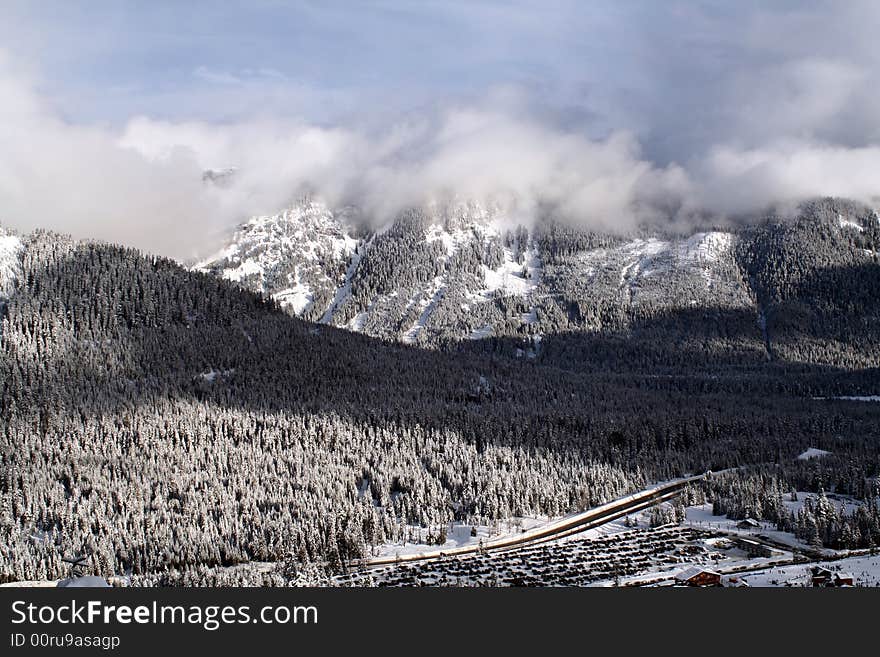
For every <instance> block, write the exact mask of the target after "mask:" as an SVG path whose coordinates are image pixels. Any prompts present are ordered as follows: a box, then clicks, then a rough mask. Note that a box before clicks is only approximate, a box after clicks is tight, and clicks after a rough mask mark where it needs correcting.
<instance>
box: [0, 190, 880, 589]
mask: <svg viewBox="0 0 880 657" xmlns="http://www.w3.org/2000/svg"><path fill="white" fill-rule="evenodd" d="M829 203H837V201H829ZM820 209H821V207H820ZM836 209H837V206H832V207H831V210H828V209H827V208H826V210H825V211H822V212H821V213H820V215H821V216H818V217H813V218H812V219H811V218H810V217H806V218H804V220H803V225H800V223H798V222H795V223H791V222H781V221H779V222H772V221H771V222H767V223H765V224H763V225H761V226H756V227H754V228H750V229H748V231H752V232H746V233H744V235H746V234H747V235H751V237H749V238H748V241H746V240H745V239H744V238H741V239H740V242H739V243H738V246H737V247H736V249H737V250H736V252H735V261H732V262H731V263H730V264H729V265H725V266H730V267H735V271H736V272H737V275H738V276H741V277H742V280H743V281H744V284H747V285H748V290H750V291H751V292H750V294H754V297H755V299H756V303H758V304H760V307H761V308H762V309H763V311H762V312H764V314H765V318H764V320H765V323H764V326H765V327H768V331H767V333H769V352H768V349H767V343H766V336H765V335H764V328H763V327H762V325H761V324H760V323H759V321H758V320H759V319H760V318H759V317H757V316H756V313H754V312H750V311H749V310H748V308H747V307H744V306H742V304H740V303H739V301H736V300H735V299H734V301H732V302H731V303H729V304H728V303H718V304H716V305H715V306H707V305H700V306H696V307H692V308H686V309H682V308H669V307H668V306H666V305H664V304H662V303H658V304H656V305H653V304H644V305H638V306H632V305H630V306H628V307H627V309H626V310H625V311H622V312H624V314H623V315H613V316H612V315H609V314H608V313H612V314H613V313H617V312H619V311H617V310H614V309H609V310H608V311H607V312H605V311H603V312H605V314H604V315H602V314H601V313H600V314H598V315H591V316H592V317H594V318H599V320H598V321H594V320H590V321H589V322H581V320H578V319H577V318H578V317H584V316H586V315H587V314H590V313H593V312H594V311H595V307H594V306H591V305H590V303H589V300H588V299H587V298H586V297H581V298H580V301H579V303H580V307H581V309H580V310H578V309H577V306H574V305H572V304H571V303H569V302H568V301H559V299H558V298H554V300H553V301H552V303H553V304H554V307H555V308H556V311H554V312H558V321H559V330H558V331H557V332H555V333H547V334H544V335H542V336H541V340H539V341H537V340H535V339H534V336H532V335H522V336H519V335H509V336H498V337H491V338H486V339H483V340H466V341H461V340H457V339H445V340H440V341H439V342H438V343H437V344H436V345H435V346H436V348H434V349H420V348H416V347H414V346H407V345H404V344H400V343H398V342H395V341H390V340H383V339H377V338H373V337H368V336H365V335H361V334H357V333H353V332H349V331H343V330H339V329H336V328H333V327H331V326H326V325H318V324H312V323H309V322H305V321H302V320H300V319H298V318H296V317H291V316H290V315H289V314H287V313H285V312H283V311H282V309H281V308H280V307H279V305H278V303H277V302H275V301H272V300H271V299H269V298H264V297H262V296H260V295H259V294H255V293H253V292H249V291H247V290H245V289H243V288H241V287H239V286H237V285H235V284H233V283H230V282H228V281H223V280H221V279H219V278H217V277H214V276H212V275H209V274H205V273H198V272H192V271H188V270H186V269H184V268H182V267H180V266H179V265H177V264H176V263H174V262H172V261H170V260H166V259H162V258H156V257H153V256H149V255H145V254H142V253H138V252H137V251H134V250H131V249H126V248H121V247H117V246H112V245H106V244H99V243H80V242H75V241H72V240H70V239H69V238H66V237H63V236H59V235H54V234H50V233H45V232H37V233H34V234H32V235H29V236H25V237H22V238H21V239H22V246H23V249H22V251H21V253H20V255H19V258H20V260H19V262H18V263H17V268H16V271H17V273H16V276H15V281H14V284H12V285H11V286H10V285H5V288H4V289H8V288H11V293H9V298H8V301H6V303H5V306H4V308H3V310H2V311H0V312H2V313H3V315H2V327H0V402H2V404H0V502H2V516H0V579H2V580H6V581H10V580H19V579H42V578H54V577H58V576H61V575H63V574H64V572H65V569H64V568H63V563H62V562H61V560H60V559H61V557H62V556H64V555H65V554H71V553H75V552H88V553H89V554H92V555H94V559H95V562H96V569H97V570H98V571H99V572H101V573H102V574H111V573H123V572H132V573H134V574H140V575H144V574H153V575H155V574H161V573H165V572H168V571H170V570H171V569H178V570H182V571H184V572H186V573H190V575H186V577H189V579H188V580H187V581H192V580H193V579H195V580H196V581H198V579H199V578H200V577H203V576H204V577H205V578H207V577H208V576H207V575H204V572H205V571H204V570H203V569H204V567H212V566H220V565H224V566H228V565H234V564H237V563H244V562H248V561H275V562H285V563H292V564H299V565H300V566H301V565H302V564H306V563H308V562H318V563H321V564H325V565H327V566H328V567H329V568H330V569H337V568H340V567H342V564H343V562H344V561H345V560H346V559H348V558H351V557H354V556H359V555H361V554H363V553H364V551H365V550H366V549H367V546H368V545H370V544H374V543H377V542H381V541H384V540H391V539H396V538H399V537H401V536H403V535H404V534H405V532H406V526H407V525H409V524H419V525H422V526H429V525H436V524H439V523H443V522H447V521H449V520H452V519H457V520H462V521H466V522H473V523H476V522H487V521H490V520H492V519H498V518H507V517H512V516H516V515H523V514H528V513H542V514H562V513H566V512H569V511H573V510H576V509H583V508H585V507H587V506H590V505H595V504H598V503H600V502H602V501H605V500H608V499H611V498H613V497H616V496H619V495H622V494H625V493H627V492H629V491H632V490H634V489H636V488H639V487H641V486H644V485H645V484H647V483H648V482H651V481H655V480H660V479H667V478H670V477H674V476H678V475H681V474H684V473H688V472H702V471H705V470H708V469H712V470H720V469H723V468H727V467H732V466H740V465H746V464H776V465H774V466H773V468H774V473H775V476H776V477H778V478H779V480H780V482H781V483H779V484H778V486H777V487H778V488H780V489H785V488H786V487H787V485H788V484H789V483H791V482H794V481H797V482H803V481H806V482H808V483H810V485H812V487H813V488H817V487H819V486H821V487H822V488H823V489H825V490H829V491H831V490H834V491H838V492H841V493H846V494H852V495H855V496H859V497H864V496H867V495H868V494H869V491H868V490H867V489H866V483H865V482H866V481H867V478H868V477H871V476H876V475H877V474H878V473H880V471H878V468H880V463H878V440H880V421H878V420H880V405H878V404H873V403H860V402H853V401H845V400H834V399H826V398H830V397H835V396H840V395H854V394H877V393H878V391H880V372H878V370H877V367H878V365H880V360H878V342H877V338H878V331H877V330H876V328H877V323H876V322H877V317H878V312H880V304H878V303H877V301H878V299H877V297H876V295H877V294H878V292H877V290H880V286H878V285H877V283H878V282H880V281H878V271H877V270H878V265H877V262H876V256H875V257H874V258H873V260H871V259H870V258H868V259H865V258H862V257H858V258H856V257H855V256H854V257H853V259H852V262H845V261H843V262H842V261H841V258H840V257H839V256H838V255H834V254H835V253H837V252H838V251H839V252H841V253H842V252H844V251H845V249H850V250H853V249H861V251H862V252H866V251H871V250H872V249H873V250H874V251H876V246H877V245H876V241H877V236H876V231H875V230H874V229H873V228H870V227H869V228H865V229H864V230H862V231H853V235H852V236H851V237H848V236H847V234H845V233H841V231H840V230H839V226H837V227H835V226H832V225H831V224H829V223H827V222H826V219H827V218H828V216H831V215H829V212H831V213H832V214H835V213H836ZM833 218H834V220H835V221H836V219H837V217H836V215H835V216H833ZM866 219H870V217H866ZM823 222H825V223H823ZM869 223H870V222H869V221H866V222H865V224H866V225H867V224H869ZM799 231H800V232H799ZM872 231H873V232H872ZM826 232H827V234H828V235H829V236H830V237H828V239H827V240H826V242H827V243H826V246H825V249H824V250H822V249H821V248H820V246H821V244H822V241H821V239H818V240H817V239H816V234H817V233H818V234H824V233H826ZM780 234H784V235H785V236H786V237H784V238H783V237H779V235H780ZM389 235H390V237H389V239H391V238H393V237H394V234H393V233H390V234H389ZM791 235H794V237H791ZM798 235H800V237H798ZM506 239H509V240H510V243H511V244H516V243H518V242H519V240H520V239H525V238H524V237H523V235H519V236H517V235H512V236H509V237H508V238H506ZM598 239H600V238H598V237H596V238H587V237H579V238H574V237H572V238H569V237H568V236H567V235H566V234H565V233H564V232H562V231H561V230H557V231H556V232H555V233H553V234H550V235H547V236H544V237H543V238H540V239H536V238H535V237H533V238H532V244H533V245H534V244H535V243H538V246H533V247H532V248H536V249H542V250H544V252H545V253H544V255H543V256H542V257H543V258H544V259H545V260H544V266H545V268H546V267H547V266H548V265H547V263H549V262H550V261H551V260H552V258H551V257H550V256H552V255H553V253H557V254H558V255H557V256H556V257H558V258H562V259H564V258H565V257H569V256H570V254H572V253H577V252H579V251H580V250H582V249H583V248H593V247H594V246H595V245H596V242H595V240H598ZM609 239H610V238H609ZM583 240H586V241H583ZM798 240H800V241H805V242H810V243H812V244H813V245H814V246H815V244H819V245H820V246H815V249H814V251H815V253H816V254H818V255H815V256H814V255H811V253H812V252H811V251H809V250H805V249H802V248H800V247H799V246H798V244H799V241H798ZM846 240H850V242H846V243H844V242H845V241H846ZM853 241H857V243H854V242H853ZM603 243H604V242H603ZM566 245H567V246H566ZM844 247H845V248H844ZM551 251H552V252H551ZM826 252H830V253H831V254H832V255H830V256H828V257H827V258H825V259H824V260H823V257H821V254H822V253H826ZM462 253H466V252H462ZM863 254H864V253H863ZM389 257H390V256H389ZM459 257H462V258H470V257H472V256H471V255H466V254H465V255H462V256H459ZM473 257H474V258H478V259H485V258H491V257H500V255H497V254H496V256H492V254H491V253H481V254H475V255H473ZM378 262H379V261H377V264H376V265H375V267H373V265H370V267H373V268H371V269H365V270H364V271H365V272H367V273H369V275H370V278H369V280H373V281H374V283H373V285H375V286H381V285H383V283H382V281H383V279H384V278H385V277H387V276H389V275H391V274H390V273H389V272H387V271H384V270H383V269H382V268H381V267H380V266H379V264H378ZM786 263H787V264H786ZM732 271H733V270H732ZM545 275H553V272H546V273H545ZM364 276H366V273H365V274H364ZM364 280H368V279H366V278H365V279H364ZM649 282H650V281H649ZM377 289H378V287H377ZM572 289H574V288H572ZM578 289H580V288H578ZM360 293H361V292H359V289H358V288H357V286H355V287H354V288H353V290H352V294H353V296H355V297H356V296H357V295H358V294H360ZM579 294H580V293H579ZM732 298H733V297H732ZM493 303H494V302H493ZM502 303H511V304H516V303H519V302H517V301H516V300H515V299H510V300H508V301H507V302H502ZM548 307H549V306H548ZM519 310H521V309H519V308H517V309H516V311H517V312H519ZM602 317H605V319H604V320H603V319H602ZM615 317H616V318H617V319H615ZM620 317H623V318H624V320H625V321H618V320H619V318H620ZM578 322H580V323H578ZM541 326H546V324H542V325H541ZM590 327H591V328H590ZM529 349H531V350H532V357H530V358H524V357H522V353H524V352H526V351H527V350H529ZM818 398H823V399H818ZM807 447H818V448H821V449H825V450H828V451H829V452H831V454H830V455H829V456H827V457H825V458H823V459H820V460H814V461H810V462H802V461H797V460H796V459H795V457H796V455H797V454H799V453H800V452H801V451H803V450H804V449H806V448H807ZM749 485H751V484H749ZM719 495H720V492H719ZM725 495H726V499H727V498H729V499H733V496H734V494H733V493H730V492H729V491H728V492H727V493H725ZM198 573H202V574H201V575H198ZM204 581H206V582H207V581H210V579H205V580H204Z"/></svg>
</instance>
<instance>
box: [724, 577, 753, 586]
mask: <svg viewBox="0 0 880 657" xmlns="http://www.w3.org/2000/svg"><path fill="white" fill-rule="evenodd" d="M721 585H722V586H725V587H728V588H733V589H740V588H748V586H749V583H748V582H747V581H746V580H744V579H743V578H742V577H738V576H736V575H729V576H727V577H724V578H722V580H721Z"/></svg>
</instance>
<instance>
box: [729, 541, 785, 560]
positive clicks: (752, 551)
mask: <svg viewBox="0 0 880 657" xmlns="http://www.w3.org/2000/svg"><path fill="white" fill-rule="evenodd" d="M733 543H734V545H736V546H737V547H738V548H740V549H741V550H744V551H745V553H746V554H747V555H749V556H750V557H776V556H779V555H780V554H782V550H775V549H773V548H771V547H770V546H768V545H764V544H763V543H759V542H758V541H753V540H752V539H750V538H745V537H743V536H736V537H734V538H733Z"/></svg>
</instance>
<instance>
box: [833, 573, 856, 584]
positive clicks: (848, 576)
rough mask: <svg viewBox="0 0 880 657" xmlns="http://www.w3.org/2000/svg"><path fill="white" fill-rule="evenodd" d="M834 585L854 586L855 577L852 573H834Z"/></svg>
mask: <svg viewBox="0 0 880 657" xmlns="http://www.w3.org/2000/svg"><path fill="white" fill-rule="evenodd" d="M833 581H834V586H853V582H854V581H855V578H854V577H853V576H852V573H834V580H833Z"/></svg>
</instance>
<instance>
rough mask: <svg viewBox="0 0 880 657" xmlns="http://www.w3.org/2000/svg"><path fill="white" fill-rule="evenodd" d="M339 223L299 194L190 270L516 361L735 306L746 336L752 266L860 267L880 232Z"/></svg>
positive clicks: (811, 223)
mask: <svg viewBox="0 0 880 657" xmlns="http://www.w3.org/2000/svg"><path fill="white" fill-rule="evenodd" d="M346 212H352V210H351V209H347V210H346V211H343V212H334V211H333V210H331V209H330V208H328V207H327V206H326V205H324V204H323V203H321V202H320V201H318V200H316V199H313V198H307V199H304V200H302V201H301V202H299V203H296V204H294V205H293V206H291V207H290V208H289V209H287V210H286V211H284V212H282V213H279V214H277V215H273V216H261V217H255V218H253V219H251V220H250V221H248V222H246V223H245V224H243V225H242V226H241V227H240V228H239V229H238V230H237V231H236V232H235V234H234V235H233V236H231V238H230V240H229V242H228V243H227V245H226V246H225V247H224V249H223V250H222V251H221V252H220V253H218V254H216V255H215V256H212V257H211V258H208V259H207V260H205V261H203V262H201V263H198V265H197V266H196V268H197V269H199V270H200V271H207V272H212V273H214V274H216V275H219V276H221V277H222V278H225V279H227V280H231V281H235V282H237V283H238V284H240V285H242V286H243V287H245V288H247V289H249V290H252V291H257V292H260V293H262V294H264V295H266V296H270V297H272V298H274V299H276V300H277V301H278V302H279V303H280V304H281V305H282V307H283V308H285V309H286V310H287V311H288V312H290V313H292V314H295V315H297V316H300V317H302V318H304V319H307V320H311V321H317V322H323V323H327V324H332V325H334V326H337V327H341V328H346V329H349V330H353V331H358V332H362V333H365V334H367V335H371V336H375V337H382V338H385V339H391V340H398V341H402V342H404V343H411V344H419V345H423V346H437V345H439V344H442V343H444V342H446V341H449V340H455V341H458V340H468V339H471V340H476V339H481V338H488V337H512V338H517V339H520V340H521V341H522V343H523V344H522V353H523V354H524V355H529V354H534V353H535V351H536V350H537V349H538V348H539V345H540V342H541V340H542V339H543V338H544V337H545V336H547V335H555V334H560V333H572V332H587V333H590V332H602V331H621V330H630V329H632V328H633V327H634V326H636V325H637V324H638V323H639V322H640V321H642V320H644V319H645V318H647V317H656V316H659V315H661V314H669V313H671V312H674V311H679V310H683V311H690V310H693V309H695V308H696V309H699V308H712V309H726V310H737V311H741V312H742V313H746V314H751V315H752V316H753V318H754V325H755V326H757V325H758V324H759V323H760V322H763V321H765V319H766V318H765V317H764V313H765V310H766V309H765V308H764V305H766V304H765V299H764V297H766V296H767V290H766V284H765V282H764V281H763V277H764V276H765V275H766V273H765V274H762V273H760V272H758V271H757V269H761V268H762V267H764V268H765V269H766V267H768V266H769V267H771V268H772V269H773V270H774V271H776V270H779V269H780V268H789V267H790V268H791V271H792V272H794V271H801V270H803V269H804V268H810V267H820V266H821V267H830V266H835V265H838V264H847V265H870V264H872V263H876V258H877V255H876V254H877V248H878V246H877V235H878V231H880V222H878V218H877V214H876V212H874V211H873V210H871V209H870V208H867V207H865V206H862V205H860V204H858V203H854V202H851V201H847V200H843V199H823V200H817V201H813V202H809V203H806V204H804V205H803V206H801V209H800V215H799V218H798V219H796V220H794V221H791V220H786V221H783V220H781V219H775V218H769V219H767V220H766V221H764V222H762V223H761V224H759V225H758V226H742V227H736V228H732V229H730V230H727V231H718V230H710V231H699V232H694V233H693V234H690V235H679V234H671V233H664V232H659V231H658V232H655V233H644V234H638V235H635V234H634V235H630V236H620V235H612V234H602V233H597V232H593V231H588V230H579V229H575V228H572V227H571V226H567V225H564V224H559V223H553V222H549V223H538V224H536V225H535V226H534V227H532V228H531V229H526V228H524V227H517V226H516V224H515V223H513V222H511V221H509V220H508V219H507V216H506V215H505V213H504V211H503V209H501V208H497V207H489V208H487V207H484V206H482V205H480V204H478V203H473V202H470V203H456V204H449V205H432V206H427V207H425V208H414V209H410V210H407V211H404V212H402V213H400V215H399V216H398V217H397V218H396V219H395V220H394V221H393V222H391V223H390V224H389V225H387V226H384V227H383V228H382V229H380V230H373V231H366V230H363V229H360V232H359V229H357V228H356V227H355V224H352V222H350V221H349V220H348V218H347V216H346ZM817 236H819V237H817ZM814 238H815V239H814ZM802 241H803V242H804V244H803V248H801V246H799V245H800V243H801V242H802ZM770 242H772V243H774V244H776V243H778V244H777V246H776V247H774V248H773V249H770V250H768V244H769V243H770ZM780 244H781V245H787V246H785V248H781V247H779V245H780ZM780 248H781V250H780ZM810 253H812V254H813V256H811V257H812V259H811V260H809V262H808V261H807V258H808V254H810ZM820 253H821V255H820ZM756 258H758V260H762V261H763V264H761V263H759V262H758V260H756ZM780 259H781V260H780ZM771 260H772V263H771V264H767V263H768V262H770V261H771ZM783 261H784V262H783ZM756 268H757V269H756ZM761 271H763V269H762V270H761ZM767 283H769V284H771V285H773V286H778V285H779V283H780V282H779V281H774V282H772V283H771V282H769V281H768V282H767ZM762 286H763V287H762ZM755 330H758V329H755Z"/></svg>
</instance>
